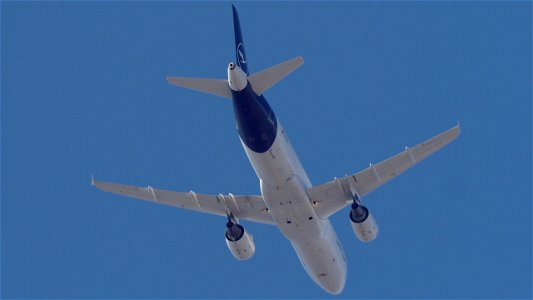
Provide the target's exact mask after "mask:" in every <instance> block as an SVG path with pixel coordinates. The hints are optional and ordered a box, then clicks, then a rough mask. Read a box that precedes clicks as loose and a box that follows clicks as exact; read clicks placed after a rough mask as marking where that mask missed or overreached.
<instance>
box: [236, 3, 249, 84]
mask: <svg viewBox="0 0 533 300" xmlns="http://www.w3.org/2000/svg"><path fill="white" fill-rule="evenodd" d="M231 8H232V9H233V30H234V31H235V55H236V58H237V65H238V66H239V67H240V68H241V69H242V70H243V71H244V73H246V75H250V73H249V72H248V62H247V61H246V53H245V52H244V42H243V40H242V34H241V24H240V22H239V15H238V14H237V10H236V9H235V6H233V5H231Z"/></svg>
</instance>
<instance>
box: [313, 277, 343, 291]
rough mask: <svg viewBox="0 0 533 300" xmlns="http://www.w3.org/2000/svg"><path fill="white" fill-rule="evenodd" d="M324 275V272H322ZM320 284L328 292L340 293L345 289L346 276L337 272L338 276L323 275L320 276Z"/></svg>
mask: <svg viewBox="0 0 533 300" xmlns="http://www.w3.org/2000/svg"><path fill="white" fill-rule="evenodd" d="M321 275H322V274H321ZM318 282H319V285H320V286H321V287H322V288H323V289H324V290H325V291H327V292H328V293H330V294H332V295H338V294H340V293H341V292H342V290H344V285H345V284H346V276H344V274H337V276H331V275H325V274H324V275H323V276H320V277H319V278H318Z"/></svg>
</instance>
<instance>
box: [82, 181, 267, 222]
mask: <svg viewBox="0 0 533 300" xmlns="http://www.w3.org/2000/svg"><path fill="white" fill-rule="evenodd" d="M92 185H94V186H96V187H97V188H99V189H101V190H102V191H105V192H110V193H114V194H118V195H123V196H128V197H132V198H137V199H141V200H145V201H149V202H154V203H158V204H164V205H169V206H174V207H179V208H184V209H188V210H193V211H198V212H205V213H210V214H214V215H219V216H226V215H227V212H231V213H232V214H233V215H234V216H235V217H237V218H238V219H244V220H249V221H255V222H260V223H266V224H274V220H273V219H272V217H271V215H270V213H269V210H268V209H267V207H266V205H265V201H263V197H261V196H236V195H233V194H228V195H222V194H219V195H205V194H197V193H195V192H193V191H190V192H188V193H187V192H174V191H167V190H160V189H155V188H152V187H150V186H148V187H137V186H131V185H124V184H118V183H110V182H102V181H96V180H93V181H92Z"/></svg>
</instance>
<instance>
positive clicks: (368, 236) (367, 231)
mask: <svg viewBox="0 0 533 300" xmlns="http://www.w3.org/2000/svg"><path fill="white" fill-rule="evenodd" d="M350 221H351V223H352V229H353V231H354V232H355V236H357V238H358V239H359V240H360V241H362V242H370V241H372V240H374V239H375V238H376V237H377V236H378V233H379V228H378V224H377V223H376V220H375V219H374V217H373V216H372V214H371V213H370V212H369V211H368V208H366V207H364V206H363V205H359V204H352V210H351V211H350Z"/></svg>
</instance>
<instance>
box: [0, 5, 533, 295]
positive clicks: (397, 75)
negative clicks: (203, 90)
mask: <svg viewBox="0 0 533 300" xmlns="http://www.w3.org/2000/svg"><path fill="white" fill-rule="evenodd" d="M235 5H236V7H237V9H238V11H239V14H240V17H241V24H242V30H243V34H244V40H245V43H246V50H247V56H248V61H249V68H250V69H251V72H255V71H258V70H261V69H263V68H265V67H268V66H270V65H273V64H276V63H279V62H281V61H283V60H286V59H289V58H292V57H294V56H297V55H302V56H303V57H304V58H305V64H304V66H303V67H302V68H300V69H299V70H297V71H296V72H295V73H293V74H292V75H290V76H289V77H288V78H286V79H285V80H284V81H282V82H281V83H279V84H278V85H277V86H275V87H274V88H272V89H271V90H269V91H268V92H267V93H266V98H267V100H269V102H270V103H271V105H272V107H273V108H274V110H275V111H276V113H277V116H278V118H279V119H280V120H281V122H282V123H283V125H284V127H285V129H286V131H287V132H288V134H289V136H290V138H291V140H292V143H293V144H294V146H295V149H296V151H297V152H298V154H299V155H300V158H301V160H302V163H303V164H304V166H305V167H306V170H307V172H308V174H309V176H310V178H311V180H312V182H313V183H314V184H320V183H322V182H325V181H328V180H331V179H332V178H333V177H334V176H338V177H340V176H344V174H346V173H353V172H356V171H359V170H361V169H363V168H365V167H366V166H368V163H370V162H378V161H380V160H382V159H384V158H387V157H388V156H390V155H393V154H395V153H397V152H399V151H402V150H403V147H404V146H406V145H413V144H416V143H419V142H421V141H423V140H424V139H426V138H428V137H431V136H433V135H435V134H437V133H439V132H441V131H443V130H446V129H448V128H450V127H452V126H453V125H455V124H456V122H457V121H458V120H460V121H461V124H462V126H463V133H462V135H461V136H460V138H459V139H458V140H457V141H455V142H454V143H453V144H451V145H450V146H449V147H447V148H445V149H444V150H442V151H441V152H439V153H437V154H436V155H435V156H433V157H431V158H430V159H429V160H427V161H425V162H424V163H422V164H420V165H419V166H417V167H415V168H414V169H412V170H410V171H408V172H407V173H405V174H403V175H402V176H400V177H399V178H397V179H395V180H394V181H393V182H391V183H389V184H387V185H386V186H384V187H383V188H381V189H379V190H378V191H376V192H374V193H372V194H370V195H368V196H367V197H366V198H365V199H363V200H364V201H365V203H366V204H367V205H368V207H369V208H370V209H371V210H372V211H373V212H374V214H375V216H376V218H377V220H378V222H379V224H380V227H381V236H380V237H379V238H378V239H377V240H376V241H374V242H372V243H370V244H363V243H361V242H359V241H358V240H357V239H356V238H355V236H354V234H353V232H352V229H351V227H350V224H349V219H348V210H343V211H341V212H340V213H339V214H337V215H336V216H335V217H333V218H332V222H333V225H334V227H335V228H336V229H337V233H338V235H339V237H340V239H341V241H342V243H343V245H344V249H345V250H346V252H347V253H346V254H347V258H348V261H349V264H348V282H347V284H346V288H345V290H344V292H343V293H342V294H341V295H340V296H339V297H341V298H354V297H362V298H384V297H387V298H390V297H393V298H412V297H424V298H456V297H459V298H471V297H476V298H504V297H510V298H518V297H527V298H530V297H531V288H532V287H531V282H532V277H531V265H532V260H531V254H532V249H531V239H532V228H531V227H532V224H531V215H532V205H531V203H532V195H531V181H532V178H531V157H532V131H531V128H532V123H531V112H532V109H531V107H532V106H531V103H532V97H531V83H532V76H531V36H532V31H531V11H532V7H531V3H530V2H510V3H504V2H478V3H463V2H418V1H410V2H401V3H396V2H394V3H391V2H378V3H371V2H355V3H351V2H338V3H334V4H330V3H323V2H312V3H307V2H291V3H286V2H272V3H270V2H269V3H262V2H244V3H240V2H238V3H235ZM1 42H2V45H1V101H2V102H1V125H2V128H1V134H2V141H1V142H2V144H1V151H2V153H1V155H2V161H1V163H2V165H1V171H2V173H1V180H2V181H1V183H2V184H1V188H2V189H1V201H2V202H1V203H2V206H1V217H2V220H1V225H2V228H1V233H2V239H1V242H2V243H1V293H2V294H1V296H2V298H12V297H23V298H29V297H39V298H51V297H54V298H71V297H76V298H78V297H111V298H130V297H149V298H163V297H166V298H167V297H168V298H181V297H247V298H248V297H253V298H257V297H262V298H263V297H275V298H278V297H297V298H300V297H305V298H308V297H312V298H322V297H330V295H328V294H326V293H325V292H323V291H322V290H321V289H320V288H319V287H318V286H316V285H315V284H314V283H313V282H312V281H311V279H310V278H309V277H308V276H307V274H306V273H305V272H304V270H303V268H302V267H301V265H300V263H299V261H298V258H297V256H296V254H295V253H294V251H293V249H292V248H291V246H290V243H289V242H288V241H287V240H286V239H285V238H284V237H283V236H282V235H281V234H280V232H279V230H278V229H277V228H276V227H273V226H268V225H261V224H251V223H249V222H246V223H244V225H245V227H246V228H247V229H248V230H249V231H250V232H251V233H252V234H253V235H254V237H255V242H256V246H257V253H256V255H255V257H254V258H253V259H252V260H250V261H247V262H239V261H235V260H234V259H233V257H232V256H231V254H230V253H229V251H228V249H227V248H226V245H225V242H224V235H223V233H224V229H225V228H224V223H225V220H224V219H223V218H220V217H216V216H210V215H203V214H198V213H194V212H189V211H182V210H179V209H174V208H169V207H162V206H158V205H154V204H151V203H145V202H142V201H137V200H133V199H128V198H122V197H119V196H115V195H111V194H106V193H103V192H101V191H99V190H97V189H95V188H93V187H91V186H90V184H89V183H90V173H91V172H92V173H94V174H95V175H96V176H97V178H99V179H101V180H107V181H115V182H122V183H128V184H134V185H140V186H145V185H152V186H154V187H159V188H165V189H173V190H178V191H189V190H190V189H193V190H194V191H196V192H203V193H228V192H231V193H235V194H257V193H259V187H258V180H257V178H256V177H255V174H254V172H253V170H252V168H251V166H250V164H249V162H248V161H247V159H246V156H245V154H244V151H243V149H242V148H241V145H240V142H239V139H238V135H237V133H236V130H235V121H234V119H233V112H232V107H231V103H230V102H228V101H227V100H225V99H222V98H216V97H214V96H210V95H204V94H200V93H195V92H192V91H188V90H183V89H179V88H177V87H173V86H170V85H168V84H167V83H166V81H165V76H167V75H174V76H197V77H213V78H224V77H225V76H226V65H227V63H228V62H229V61H231V60H233V59H234V55H233V54H234V50H233V28H232V18H231V5H230V4H229V3H223V2H216V3H211V2H203V3H189V2H157V3H148V2H127V3H122V2H117V1H114V2H97V3H87V2H76V3H70V2H66V1H58V2H45V3H42V2H5V1H2V3H1Z"/></svg>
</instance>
